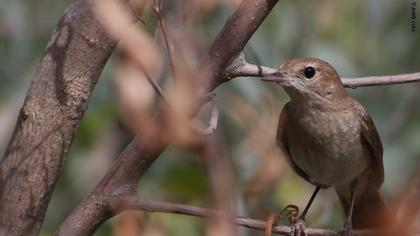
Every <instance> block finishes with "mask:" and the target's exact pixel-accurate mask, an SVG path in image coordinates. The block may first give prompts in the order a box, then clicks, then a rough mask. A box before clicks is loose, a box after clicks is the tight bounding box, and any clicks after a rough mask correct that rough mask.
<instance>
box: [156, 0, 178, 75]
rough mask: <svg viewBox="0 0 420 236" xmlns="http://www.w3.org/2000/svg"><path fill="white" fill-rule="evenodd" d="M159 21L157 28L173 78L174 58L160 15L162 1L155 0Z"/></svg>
mask: <svg viewBox="0 0 420 236" xmlns="http://www.w3.org/2000/svg"><path fill="white" fill-rule="evenodd" d="M153 9H154V11H155V13H156V15H157V17H158V21H159V28H160V30H161V32H162V36H163V40H164V42H165V46H166V50H167V51H168V57H169V61H170V64H171V72H172V78H173V79H174V80H175V60H174V57H173V55H172V51H171V46H170V44H169V39H168V35H167V33H166V32H167V31H166V24H165V22H164V19H163V17H162V1H161V0H155V5H154V7H153Z"/></svg>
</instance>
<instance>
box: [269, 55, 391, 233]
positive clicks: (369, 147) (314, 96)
mask: <svg viewBox="0 0 420 236" xmlns="http://www.w3.org/2000/svg"><path fill="white" fill-rule="evenodd" d="M263 80H265V81H272V82H276V83H277V84H279V85H281V86H282V87H283V88H284V89H285V91H286V92H287V94H288V95H289V96H290V98H291V100H290V101H289V102H288V103H287V104H286V105H285V106H284V107H283V110H282V111H281V114H280V118H279V123H278V130H277V145H278V146H279V147H280V149H281V151H282V153H283V154H284V156H285V157H286V158H287V160H288V162H289V164H290V166H291V167H292V168H293V170H294V171H295V172H296V173H297V174H298V175H299V176H301V177H302V178H303V179H305V180H306V181H308V182H309V183H311V184H313V185H315V186H316V188H315V191H314V193H313V194H312V196H311V198H310V200H309V202H308V204H307V206H306V208H305V209H304V211H303V213H302V215H301V216H300V217H299V220H298V222H297V223H296V224H295V225H294V226H293V227H292V228H293V230H294V233H295V234H298V235H299V234H300V233H301V232H303V233H304V226H305V225H304V223H305V222H304V221H305V216H306V214H307V212H308V209H309V207H310V205H311V204H312V201H313V200H314V198H315V196H316V194H317V193H318V191H319V190H320V189H321V188H328V187H334V188H335V190H336V192H337V194H338V197H339V199H340V202H341V205H342V206H343V209H344V212H345V215H346V220H345V223H344V225H343V229H342V230H343V232H344V233H346V234H350V233H351V230H352V228H355V229H365V228H384V227H386V226H387V224H388V223H389V222H390V221H389V219H390V217H389V214H388V211H387V209H386V207H385V204H384V202H383V200H382V198H381V196H380V194H379V188H380V186H381V184H382V183H383V181H384V167H383V162H382V154H383V149H382V143H381V140H380V138H379V135H378V132H377V131H376V128H375V125H374V123H373V121H372V119H371V118H370V116H369V114H368V113H367V112H366V110H365V109H364V108H363V106H362V105H360V104H359V103H358V102H357V101H356V100H354V99H353V98H351V97H350V96H349V95H348V93H347V92H346V90H345V89H344V86H343V84H342V82H341V79H340V76H339V75H338V74H337V72H336V71H335V70H334V68H333V67H332V66H331V65H329V64H328V63H327V62H325V61H322V60H320V59H317V58H300V59H295V60H291V61H289V62H287V63H285V64H283V65H282V66H280V69H279V70H278V72H277V73H275V74H273V75H272V76H268V77H265V78H263Z"/></svg>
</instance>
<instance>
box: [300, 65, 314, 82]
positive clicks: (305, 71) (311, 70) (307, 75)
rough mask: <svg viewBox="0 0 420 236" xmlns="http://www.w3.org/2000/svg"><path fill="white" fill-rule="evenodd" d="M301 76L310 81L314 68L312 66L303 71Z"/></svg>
mask: <svg viewBox="0 0 420 236" xmlns="http://www.w3.org/2000/svg"><path fill="white" fill-rule="evenodd" d="M303 74H304V75H305V77H306V78H308V79H311V78H312V77H314V75H315V68H313V67H312V66H308V67H306V68H305V70H304V71H303Z"/></svg>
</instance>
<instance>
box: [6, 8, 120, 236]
mask: <svg viewBox="0 0 420 236" xmlns="http://www.w3.org/2000/svg"><path fill="white" fill-rule="evenodd" d="M91 6H92V3H91V1H89V0H76V1H72V3H71V4H70V6H69V7H68V8H67V9H66V11H65V13H64V15H63V17H62V18H61V20H60V21H59V22H58V24H57V27H56V30H55V31H54V33H53V35H52V36H51V38H50V39H49V41H48V45H47V47H46V49H45V51H44V54H43V56H42V59H41V61H40V64H39V65H38V67H37V69H36V71H35V73H34V75H33V78H32V81H31V84H30V87H29V90H28V92H27V95H26V98H25V101H24V103H23V106H22V108H21V110H20V113H19V116H18V120H17V124H16V127H15V130H14V133H13V136H12V138H11V140H10V143H9V145H8V147H7V149H6V152H5V154H4V156H3V158H2V160H1V162H0V235H25V236H27V235H37V234H38V232H39V230H40V227H41V225H42V222H43V219H44V216H45V212H46V210H47V206H48V203H49V200H50V198H51V195H52V191H53V189H54V187H55V184H56V182H57V178H58V175H59V171H60V167H61V164H62V162H63V159H64V157H65V156H66V154H67V153H68V150H69V148H70V145H71V143H72V140H73V138H74V134H75V131H76V130H77V128H78V126H79V122H80V120H81V118H82V116H83V113H84V111H85V110H86V108H87V106H88V102H89V99H90V97H91V94H92V91H93V88H94V87H95V84H96V82H97V80H98V77H99V75H100V73H101V71H102V69H103V67H104V65H105V63H106V61H107V60H108V58H109V56H110V55H111V53H112V51H113V49H114V47H115V45H116V41H115V40H114V39H112V38H111V37H109V36H108V34H107V33H106V32H105V30H104V29H103V28H102V27H101V26H100V24H99V23H98V21H97V19H95V17H94V14H93V13H92V9H91Z"/></svg>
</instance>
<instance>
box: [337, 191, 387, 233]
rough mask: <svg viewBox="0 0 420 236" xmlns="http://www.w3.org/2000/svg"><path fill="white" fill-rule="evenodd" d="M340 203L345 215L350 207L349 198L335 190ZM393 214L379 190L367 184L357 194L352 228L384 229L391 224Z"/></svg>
mask: <svg viewBox="0 0 420 236" xmlns="http://www.w3.org/2000/svg"><path fill="white" fill-rule="evenodd" d="M337 193H338V196H339V198H340V202H341V205H342V206H343V208H344V212H345V214H346V215H347V213H348V211H349V209H350V199H347V198H345V196H343V194H342V193H341V192H340V191H337ZM394 222H395V220H394V216H393V215H392V214H391V212H390V211H389V210H388V209H387V207H386V205H385V203H384V201H383V199H382V197H381V195H380V194H379V190H378V189H376V188H374V187H371V186H367V187H366V188H365V190H364V191H363V192H362V194H361V195H359V196H358V197H357V199H356V201H355V203H354V208H353V217H352V223H353V229H386V228H390V227H392V226H393V223H394Z"/></svg>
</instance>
